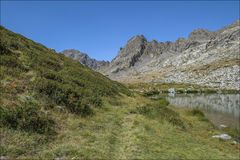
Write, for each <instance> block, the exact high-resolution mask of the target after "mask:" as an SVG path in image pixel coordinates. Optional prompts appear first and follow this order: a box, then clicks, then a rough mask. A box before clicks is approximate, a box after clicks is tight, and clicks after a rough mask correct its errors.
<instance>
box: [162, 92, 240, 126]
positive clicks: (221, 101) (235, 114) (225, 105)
mask: <svg viewBox="0 0 240 160" xmlns="http://www.w3.org/2000/svg"><path fill="white" fill-rule="evenodd" d="M166 98H167V100H168V101H169V102H170V104H172V105H174V106H177V107H189V108H199V109H200V110H202V111H203V112H204V114H205V116H206V117H207V118H208V119H209V120H210V121H211V122H212V123H213V124H214V125H215V126H219V125H221V124H224V125H226V126H228V127H231V128H238V129H239V128H240V126H239V125H240V116H239V115H240V94H175V95H174V94H170V95H168V96H166Z"/></svg>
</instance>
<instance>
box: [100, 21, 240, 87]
mask: <svg viewBox="0 0 240 160" xmlns="http://www.w3.org/2000/svg"><path fill="white" fill-rule="evenodd" d="M239 38H240V27H239V21H236V22H235V23H233V24H232V25H229V26H227V27H224V28H223V29H221V30H218V31H215V32H211V31H208V30H205V29H198V30H194V31H193V32H192V33H190V35H189V37H188V38H187V39H185V38H179V39H178V40H176V41H175V42H157V41H156V40H153V41H151V42H148V41H147V40H146V38H145V37H144V36H142V35H141V36H135V37H133V38H131V39H130V40H129V41H128V42H127V44H126V46H125V47H124V48H122V49H121V50H120V51H119V53H118V55H117V56H116V58H114V59H113V60H112V62H111V63H110V65H109V67H107V68H104V69H102V70H101V71H102V72H103V73H104V74H106V75H108V76H109V77H110V78H111V79H114V80H118V81H121V82H126V83H136V82H156V83H163V82H164V83H191V84H198V85H205V86H210V87H218V88H226V89H239V84H240V77H239V71H240V67H239V65H240V64H239V63H240V57H239V52H240V51H239V43H240V42H239Z"/></svg>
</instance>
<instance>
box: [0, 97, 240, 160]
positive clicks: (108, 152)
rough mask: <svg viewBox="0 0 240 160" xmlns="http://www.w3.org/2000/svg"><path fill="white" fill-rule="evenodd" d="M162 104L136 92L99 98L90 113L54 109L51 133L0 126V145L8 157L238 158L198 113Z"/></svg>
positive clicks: (237, 154) (232, 146)
mask: <svg viewBox="0 0 240 160" xmlns="http://www.w3.org/2000/svg"><path fill="white" fill-rule="evenodd" d="M166 105H167V102H166V101H164V100H160V101H152V100H149V99H146V98H144V97H141V96H138V95H135V96H133V97H127V96H119V97H118V98H116V99H115V100H113V99H105V100H104V105H103V108H96V109H95V112H94V113H95V114H94V115H93V116H90V117H85V118H83V117H80V116H78V115H75V114H71V113H68V112H64V111H56V112H55V113H54V114H55V115H53V117H55V119H54V120H55V121H56V122H57V123H58V124H59V125H58V130H57V134H56V136H55V137H54V138H53V139H48V138H44V137H42V136H40V135H38V134H35V133H24V132H19V131H14V130H11V129H4V130H2V135H1V136H2V138H3V139H2V142H1V145H2V147H3V149H4V150H5V153H7V155H6V156H9V157H11V158H29V159H32V158H41V159H54V158H57V157H58V158H66V159H239V149H240V148H239V145H231V144H230V141H219V140H218V139H213V138H212V135H214V134H218V133H220V131H218V130H216V129H215V128H214V127H213V126H212V125H211V124H210V123H209V122H208V121H207V120H205V119H204V118H199V117H200V116H202V115H194V114H191V113H192V112H191V111H189V110H182V109H177V108H174V107H171V106H170V107H171V109H169V108H166ZM172 108H173V110H172ZM143 111H144V112H143ZM172 115H174V117H172Z"/></svg>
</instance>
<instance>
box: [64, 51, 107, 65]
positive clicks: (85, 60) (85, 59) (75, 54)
mask: <svg viewBox="0 0 240 160" xmlns="http://www.w3.org/2000/svg"><path fill="white" fill-rule="evenodd" d="M61 53H62V54H64V55H65V56H66V57H69V58H72V59H74V60H76V61H79V62H80V63H81V64H83V65H85V66H88V67H89V68H92V69H94V70H98V69H100V68H104V67H106V66H108V65H109V62H108V61H98V60H95V59H92V58H90V57H89V56H88V55H87V54H86V53H82V52H80V51H78V50H75V49H68V50H64V51H62V52H61Z"/></svg>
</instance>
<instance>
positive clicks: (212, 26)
mask: <svg viewBox="0 0 240 160" xmlns="http://www.w3.org/2000/svg"><path fill="white" fill-rule="evenodd" d="M237 19H239V1H211V2H209V1H168V2H167V1H150V2H149V1H131V2H128V1H122V2H121V1H118V2H117V1H88V2H87V1H35V2H34V1H1V25H3V26H5V27H6V28H8V29H10V30H12V31H14V32H17V33H20V34H22V35H24V36H26V37H28V38H30V39H32V40H34V41H37V42H39V43H42V44H43V45H46V46H47V47H49V48H54V49H55V50H56V51H62V50H63V49H70V48H74V49H78V50H80V51H82V52H86V53H88V54H89V56H91V57H93V58H95V59H98V60H111V59H112V58H114V57H115V56H116V54H117V52H118V50H119V48H120V47H123V46H124V45H125V44H126V42H127V40H128V39H130V38H131V37H132V36H134V35H138V34H143V35H144V36H145V37H146V38H147V39H148V40H153V39H156V40H158V41H175V40H176V39H177V38H179V37H187V36H188V34H189V33H190V32H191V31H192V30H193V29H196V28H206V29H209V30H217V29H219V28H221V27H223V26H225V25H228V24H230V23H232V22H234V21H235V20H237Z"/></svg>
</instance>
